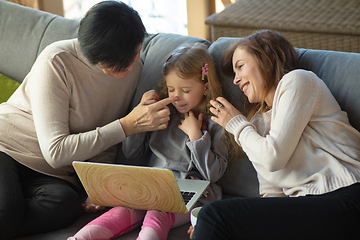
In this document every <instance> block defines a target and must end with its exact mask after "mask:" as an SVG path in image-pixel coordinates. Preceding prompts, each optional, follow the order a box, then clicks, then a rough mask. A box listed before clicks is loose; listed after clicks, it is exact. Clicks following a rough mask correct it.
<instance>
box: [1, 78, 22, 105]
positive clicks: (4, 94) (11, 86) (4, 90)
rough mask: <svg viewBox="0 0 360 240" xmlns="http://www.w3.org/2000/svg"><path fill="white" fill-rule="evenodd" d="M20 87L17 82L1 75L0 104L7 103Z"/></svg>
mask: <svg viewBox="0 0 360 240" xmlns="http://www.w3.org/2000/svg"><path fill="white" fill-rule="evenodd" d="M19 85H20V83H18V82H17V81H15V80H13V79H11V78H9V77H7V76H5V75H2V74H0V103H2V102H6V101H7V100H8V99H9V97H10V96H11V94H13V92H14V91H15V90H16V89H17V88H18V87H19Z"/></svg>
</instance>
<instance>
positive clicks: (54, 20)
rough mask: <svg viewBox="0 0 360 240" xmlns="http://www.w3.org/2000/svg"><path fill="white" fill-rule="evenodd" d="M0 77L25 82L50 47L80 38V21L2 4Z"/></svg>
mask: <svg viewBox="0 0 360 240" xmlns="http://www.w3.org/2000/svg"><path fill="white" fill-rule="evenodd" d="M0 13H1V14H0V43H1V47H0V73H2V74H4V75H6V76H8V77H10V78H12V79H14V80H16V81H18V82H22V80H23V79H24V77H25V76H26V74H27V73H28V72H29V71H30V69H31V67H32V65H33V63H34V62H35V59H36V57H37V56H38V55H39V53H40V52H41V51H42V50H43V49H44V48H45V47H46V46H47V45H49V44H50V43H52V42H55V41H58V40H63V39H70V38H74V37H77V31H78V27H79V21H78V20H69V19H65V18H63V17H60V16H57V15H54V14H51V13H47V12H43V11H39V10H35V9H32V8H29V7H24V6H21V5H19V4H14V3H11V2H8V1H0Z"/></svg>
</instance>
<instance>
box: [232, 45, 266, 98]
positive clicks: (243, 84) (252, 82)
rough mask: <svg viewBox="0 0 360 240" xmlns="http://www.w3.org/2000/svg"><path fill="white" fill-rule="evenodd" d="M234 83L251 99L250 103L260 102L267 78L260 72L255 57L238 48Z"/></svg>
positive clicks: (234, 58)
mask: <svg viewBox="0 0 360 240" xmlns="http://www.w3.org/2000/svg"><path fill="white" fill-rule="evenodd" d="M232 62H233V69H234V73H235V78H234V84H235V85H238V86H239V87H240V89H241V91H243V92H244V94H245V95H246V96H247V98H248V99H249V102H250V103H258V102H260V94H261V91H262V90H263V89H264V85H265V80H264V78H263V77H262V75H261V73H260V69H259V66H258V64H257V62H256V60H255V58H254V57H253V56H252V55H251V54H249V53H248V52H247V51H245V50H243V49H241V48H237V49H236V50H235V51H234V54H233V61H232Z"/></svg>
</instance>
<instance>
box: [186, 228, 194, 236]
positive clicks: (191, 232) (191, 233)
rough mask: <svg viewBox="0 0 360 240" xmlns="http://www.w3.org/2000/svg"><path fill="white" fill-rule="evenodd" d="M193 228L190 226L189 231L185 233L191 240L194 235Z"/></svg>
mask: <svg viewBox="0 0 360 240" xmlns="http://www.w3.org/2000/svg"><path fill="white" fill-rule="evenodd" d="M194 230H195V229H194V227H193V226H190V227H189V230H188V231H187V233H188V234H189V235H190V239H191V238H192V236H193V233H194Z"/></svg>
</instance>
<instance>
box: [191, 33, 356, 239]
mask: <svg viewBox="0 0 360 240" xmlns="http://www.w3.org/2000/svg"><path fill="white" fill-rule="evenodd" d="M223 63H224V69H225V70H228V72H229V71H230V72H232V73H235V77H234V84H236V85H238V86H239V87H240V89H241V90H242V91H243V92H244V94H245V95H246V97H247V99H248V100H249V102H250V103H252V104H253V105H252V106H253V108H252V109H251V110H250V112H249V116H248V118H246V117H245V116H244V115H242V114H241V113H240V112H239V111H238V110H237V109H235V108H234V107H233V106H232V105H231V104H230V103H229V102H228V101H226V100H225V99H224V98H217V101H211V104H212V106H213V107H212V108H211V111H212V113H214V114H215V115H216V116H214V117H212V119H213V120H214V121H215V122H217V123H219V124H220V125H221V126H223V127H224V128H225V129H226V130H227V131H228V132H230V133H232V134H233V135H234V138H235V140H236V141H237V143H238V144H239V146H241V147H242V148H243V150H244V152H245V153H246V154H247V155H248V157H249V160H250V161H251V162H252V164H253V166H254V167H255V169H256V171H257V173H258V179H259V183H260V193H261V194H262V195H263V196H264V198H255V199H231V200H222V201H218V202H214V203H210V204H208V205H206V206H204V207H203V209H202V210H201V211H200V214H199V216H198V223H197V225H196V229H195V231H194V234H193V239H206V240H209V239H217V240H219V239H289V238H291V239H340V238H343V237H346V238H347V239H358V238H359V236H360V229H359V227H358V224H359V218H360V184H359V182H360V162H359V161H360V133H359V132H358V131H357V130H356V129H355V128H353V127H352V126H351V125H350V124H349V121H348V118H347V115H346V113H345V112H343V111H341V109H340V106H339V104H338V103H337V102H336V100H335V99H334V97H333V96H332V94H331V93H330V91H329V89H328V88H327V86H326V85H325V83H324V82H323V81H322V80H321V79H319V78H318V77H317V76H316V75H315V74H314V73H312V72H309V71H305V70H300V69H296V67H297V55H296V52H295V50H294V48H293V46H292V45H291V44H290V43H289V42H288V41H287V40H286V39H285V38H284V37H283V36H281V35H280V34H279V33H276V32H272V31H261V32H258V33H256V34H254V35H252V36H249V37H247V38H244V39H240V40H238V41H237V42H235V44H233V45H232V46H231V47H230V48H229V51H228V53H227V54H225V55H224V58H223ZM248 119H250V120H248Z"/></svg>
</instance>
